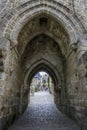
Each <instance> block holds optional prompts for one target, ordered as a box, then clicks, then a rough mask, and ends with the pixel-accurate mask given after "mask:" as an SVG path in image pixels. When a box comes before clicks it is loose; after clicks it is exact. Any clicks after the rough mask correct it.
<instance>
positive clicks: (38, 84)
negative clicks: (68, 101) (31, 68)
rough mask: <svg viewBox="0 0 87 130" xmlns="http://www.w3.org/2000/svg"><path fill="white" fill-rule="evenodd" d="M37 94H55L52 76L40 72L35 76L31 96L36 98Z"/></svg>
mask: <svg viewBox="0 0 87 130" xmlns="http://www.w3.org/2000/svg"><path fill="white" fill-rule="evenodd" d="M37 92H49V93H50V94H53V93H54V83H53V80H52V78H51V76H50V75H49V74H48V73H46V72H44V71H40V72H38V73H36V74H35V75H34V77H33V78H32V81H31V84H30V95H31V96H34V95H35V93H37Z"/></svg>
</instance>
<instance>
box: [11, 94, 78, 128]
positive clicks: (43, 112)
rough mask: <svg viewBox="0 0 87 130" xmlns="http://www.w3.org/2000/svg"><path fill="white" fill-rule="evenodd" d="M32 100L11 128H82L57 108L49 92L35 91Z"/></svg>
mask: <svg viewBox="0 0 87 130" xmlns="http://www.w3.org/2000/svg"><path fill="white" fill-rule="evenodd" d="M30 101H31V102H30V104H29V106H28V108H27V110H26V112H25V113H24V114H23V116H21V117H20V118H19V119H18V120H17V121H15V123H14V124H13V125H12V126H11V127H10V128H9V130H80V128H79V127H78V126H77V124H76V123H75V122H74V121H73V120H71V119H69V118H68V117H66V116H65V115H63V114H62V113H61V112H60V111H59V110H58V109H57V108H56V106H55V104H54V101H53V96H52V95H50V94H49V93H48V92H38V93H35V95H34V96H31V100H30Z"/></svg>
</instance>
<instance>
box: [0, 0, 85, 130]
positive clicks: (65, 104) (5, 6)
mask: <svg viewBox="0 0 87 130" xmlns="http://www.w3.org/2000/svg"><path fill="white" fill-rule="evenodd" d="M0 13H1V15H0V130H4V129H5V128H6V127H7V126H9V125H10V124H11V123H12V122H13V121H14V120H15V119H16V118H17V117H19V115H20V114H22V113H23V112H24V111H25V110H26V108H27V105H28V95H29V90H30V87H29V86H30V83H31V79H32V77H33V76H34V74H35V73H37V72H38V71H40V70H44V71H46V72H47V73H49V74H50V75H51V77H52V78H53V81H54V84H55V88H54V101H55V104H56V105H57V107H58V108H59V109H60V111H62V112H63V113H64V114H67V115H68V116H69V117H72V118H73V119H75V120H76V121H77V122H78V123H79V124H80V126H81V129H82V130H86V129H87V2H86V0H84V2H83V0H64V1H63V0H35V1H34V0H14V1H12V0H4V1H0Z"/></svg>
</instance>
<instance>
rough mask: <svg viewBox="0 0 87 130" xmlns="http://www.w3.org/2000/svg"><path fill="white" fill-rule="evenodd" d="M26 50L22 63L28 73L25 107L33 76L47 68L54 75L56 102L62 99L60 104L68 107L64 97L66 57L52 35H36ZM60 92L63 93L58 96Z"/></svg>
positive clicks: (26, 77)
mask: <svg viewBox="0 0 87 130" xmlns="http://www.w3.org/2000/svg"><path fill="white" fill-rule="evenodd" d="M25 50H26V51H25V52H24V55H23V57H22V63H21V64H22V66H23V68H22V70H23V71H24V72H23V73H25V75H26V76H25V80H24V88H23V89H24V91H23V92H24V95H25V96H23V97H24V98H23V100H24V101H23V102H24V103H23V105H24V107H25V106H26V105H27V103H28V101H27V99H28V90H29V85H30V83H31V79H32V77H33V76H34V75H35V73H36V72H38V71H40V70H45V71H46V72H48V73H49V74H50V75H51V76H52V78H53V80H54V83H55V87H54V90H55V96H54V97H55V102H60V101H61V102H60V104H63V107H65V109H66V106H64V104H65V100H66V99H65V97H64V96H66V95H65V88H64V84H65V82H64V71H63V62H64V58H63V55H62V53H61V51H60V48H59V47H58V45H57V43H56V42H55V41H54V40H53V39H51V38H50V37H48V36H46V35H44V34H40V35H39V36H36V37H35V38H34V39H32V41H31V42H30V43H29V44H28V46H27V47H26V49H25ZM25 59H26V60H25ZM26 86H27V87H26ZM61 89H62V91H61ZM26 92H27V93H26ZM59 93H61V94H60V97H59V98H58V96H59ZM63 99H64V100H63ZM56 100H57V101H56ZM58 100H59V101H58ZM60 104H59V106H60Z"/></svg>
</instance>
